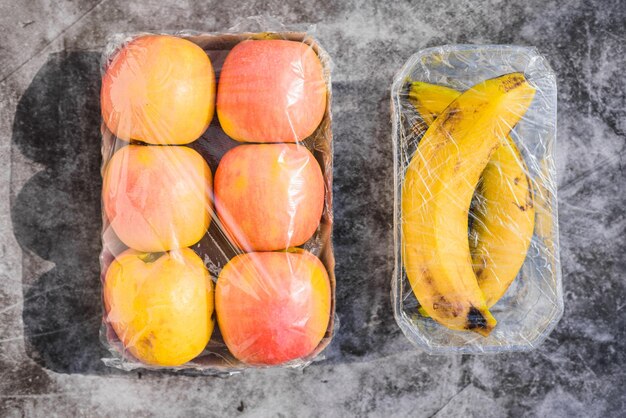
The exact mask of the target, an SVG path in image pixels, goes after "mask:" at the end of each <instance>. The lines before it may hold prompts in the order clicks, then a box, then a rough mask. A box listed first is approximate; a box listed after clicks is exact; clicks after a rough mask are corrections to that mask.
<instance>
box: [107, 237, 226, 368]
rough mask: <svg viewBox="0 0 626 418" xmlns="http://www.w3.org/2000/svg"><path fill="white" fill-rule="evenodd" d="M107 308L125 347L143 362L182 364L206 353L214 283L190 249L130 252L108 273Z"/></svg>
mask: <svg viewBox="0 0 626 418" xmlns="http://www.w3.org/2000/svg"><path fill="white" fill-rule="evenodd" d="M104 304H105V308H106V312H107V315H106V320H107V321H108V322H109V323H110V324H111V326H112V327H113V329H114V330H115V333H116V334H117V336H118V337H119V338H120V340H121V341H122V344H123V345H124V347H125V349H127V350H128V351H129V352H130V353H131V354H132V355H133V356H135V357H136V358H137V359H139V360H140V361H141V362H143V363H145V364H150V365H157V366H179V365H181V364H184V363H186V362H188V361H190V360H192V359H193V358H195V357H196V356H198V355H199V354H200V353H201V352H202V351H203V350H204V348H205V347H206V345H207V343H208V342H209V339H210V338H211V334H212V332H213V326H214V324H213V320H212V315H213V309H214V302H213V282H212V281H211V279H210V277H209V273H208V272H207V270H206V268H205V267H204V264H203V263H202V260H201V259H200V257H198V256H197V255H196V254H195V253H194V252H193V251H191V250H190V249H188V248H182V249H180V250H175V251H171V252H169V253H161V254H155V253H141V252H138V251H135V250H126V251H125V252H123V253H122V254H120V255H119V256H118V257H117V258H116V259H115V260H114V261H113V262H112V263H111V265H110V266H109V268H108V270H107V273H106V277H105V282H104Z"/></svg>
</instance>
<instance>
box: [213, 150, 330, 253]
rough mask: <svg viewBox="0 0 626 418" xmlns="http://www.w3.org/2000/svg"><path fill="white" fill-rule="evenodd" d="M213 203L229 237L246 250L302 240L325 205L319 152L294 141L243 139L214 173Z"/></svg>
mask: <svg viewBox="0 0 626 418" xmlns="http://www.w3.org/2000/svg"><path fill="white" fill-rule="evenodd" d="M214 193H215V206H216V211H217V214H218V216H219V219H220V222H221V224H222V226H223V228H224V229H225V231H226V232H227V234H228V235H229V237H230V239H231V240H232V241H233V243H234V244H235V245H237V246H238V247H239V248H241V249H243V250H246V251H272V250H284V249H287V248H289V247H294V246H298V245H302V244H304V243H305V242H306V241H307V240H308V239H309V238H310V237H311V236H312V235H313V233H314V232H315V230H316V229H317V226H318V225H319V223H320V219H321V216H322V211H323V209H324V178H323V176H322V171H321V169H320V166H319V164H318V162H317V161H316V160H315V157H313V155H312V154H311V152H310V151H309V150H307V149H306V148H305V147H303V146H301V145H296V144H254V145H252V144H250V145H240V146H238V147H235V148H233V149H231V150H230V151H228V152H227V153H226V154H225V155H224V157H222V160H221V161H220V163H219V165H218V167H217V171H216V173H215V190H214Z"/></svg>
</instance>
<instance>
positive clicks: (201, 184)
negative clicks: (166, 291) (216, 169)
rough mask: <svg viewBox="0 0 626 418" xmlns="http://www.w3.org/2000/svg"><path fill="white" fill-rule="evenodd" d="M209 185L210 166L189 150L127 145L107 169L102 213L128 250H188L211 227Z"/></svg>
mask: <svg viewBox="0 0 626 418" xmlns="http://www.w3.org/2000/svg"><path fill="white" fill-rule="evenodd" d="M211 180H212V178H211V170H210V169H209V166H208V165H207V163H206V162H205V161H204V159H203V158H202V157H201V156H200V154H198V153H197V152H196V151H194V150H192V149H191V148H187V147H163V146H143V145H129V146H126V147H124V148H121V149H120V150H119V151H117V152H116V153H115V154H114V155H113V157H112V158H111V161H109V163H108V164H107V166H106V170H105V173H104V180H103V185H102V201H103V205H104V211H105V213H106V215H107V219H108V220H109V222H110V224H111V227H112V228H113V230H114V231H115V234H116V235H117V236H118V237H119V238H120V240H122V242H123V243H124V244H126V245H127V246H129V247H130V248H133V249H135V250H138V251H145V252H160V251H169V250H171V249H175V248H182V247H188V246H190V245H193V244H195V243H196V242H198V241H200V238H202V236H203V235H204V233H205V231H206V230H207V228H208V227H209V222H210V212H211V209H212V208H211V202H210V190H211Z"/></svg>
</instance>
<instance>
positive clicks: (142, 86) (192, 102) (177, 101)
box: [100, 35, 215, 144]
mask: <svg viewBox="0 0 626 418" xmlns="http://www.w3.org/2000/svg"><path fill="white" fill-rule="evenodd" d="M100 98H101V107H102V118H103V119H104V122H105V123H106V125H107V127H108V128H109V130H111V132H113V134H115V135H116V136H117V137H118V138H121V139H123V140H126V141H128V140H131V139H134V140H138V141H143V142H146V143H149V144H188V143H190V142H192V141H194V140H196V139H197V138H198V137H199V136H200V135H202V133H203V132H204V131H205V130H206V129H207V127H208V126H209V123H210V122H211V119H212V118H213V110H214V106H215V74H214V72H213V66H212V65H211V60H210V59H209V57H208V56H207V54H206V53H205V52H204V51H203V50H202V48H200V47H199V46H198V45H196V44H194V43H193V42H190V41H188V40H185V39H182V38H177V37H174V36H166V35H150V36H141V37H139V38H136V39H134V40H132V41H130V42H129V43H128V44H126V45H125V46H124V47H122V49H121V50H120V51H119V52H117V54H115V55H114V56H113V58H112V60H111V62H110V63H109V65H108V66H107V68H106V72H105V74H104V76H103V77H102V90H101V95H100Z"/></svg>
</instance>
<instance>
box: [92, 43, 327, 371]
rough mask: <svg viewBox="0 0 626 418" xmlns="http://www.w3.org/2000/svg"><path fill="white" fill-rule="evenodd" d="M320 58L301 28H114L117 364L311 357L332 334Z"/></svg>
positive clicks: (110, 242) (109, 54) (108, 293)
mask: <svg viewBox="0 0 626 418" xmlns="http://www.w3.org/2000/svg"><path fill="white" fill-rule="evenodd" d="M329 63H330V61H329V58H328V56H327V54H326V53H325V52H324V51H323V50H322V48H321V47H320V46H319V45H318V43H317V42H316V41H315V40H314V39H313V38H311V37H310V36H309V35H307V34H306V33H297V32H282V33H279V32H275V33H267V32H266V33H227V34H197V33H193V34H192V33H182V34H181V33H178V34H148V33H141V34H132V35H116V36H115V37H113V38H112V40H111V42H110V43H109V45H108V46H107V48H106V50H105V53H104V59H103V68H102V90H101V110H102V119H103V123H102V157H103V161H102V177H103V185H102V208H103V210H102V215H103V230H102V243H103V248H102V253H101V257H100V259H101V280H102V286H103V306H104V309H103V318H102V328H101V329H102V332H101V339H102V341H103V343H104V344H105V346H106V347H107V348H108V349H109V351H110V352H111V354H112V357H111V358H107V359H104V361H105V363H107V364H108V365H110V366H113V367H118V368H122V369H126V370H131V369H134V368H139V367H141V368H149V369H150V368H167V369H172V370H180V369H188V370H190V371H191V372H200V373H207V374H210V373H217V374H219V373H229V372H233V371H237V370H240V369H243V368H246V367H267V366H278V365H280V366H289V367H298V366H304V365H306V364H308V363H309V362H311V361H312V360H314V359H315V358H316V357H317V356H318V355H319V354H320V352H321V351H322V350H323V349H324V348H325V347H326V346H327V345H328V343H329V342H330V340H331V337H332V334H333V324H334V312H335V276H334V257H333V249H332V241H331V234H332V224H333V217H332V161H333V158H332V157H333V153H332V130H331V83H330V69H329Z"/></svg>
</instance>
